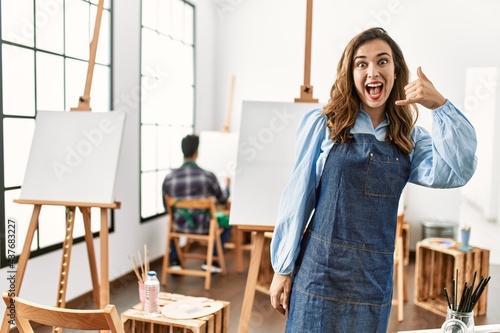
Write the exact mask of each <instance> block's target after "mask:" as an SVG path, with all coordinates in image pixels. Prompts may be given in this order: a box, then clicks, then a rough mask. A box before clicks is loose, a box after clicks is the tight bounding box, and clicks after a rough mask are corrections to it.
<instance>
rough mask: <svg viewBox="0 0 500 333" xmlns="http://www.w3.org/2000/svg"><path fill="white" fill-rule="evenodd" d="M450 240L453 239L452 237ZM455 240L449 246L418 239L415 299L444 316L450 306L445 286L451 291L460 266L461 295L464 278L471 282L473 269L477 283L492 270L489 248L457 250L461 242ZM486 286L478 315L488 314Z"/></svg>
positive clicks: (477, 308)
mask: <svg viewBox="0 0 500 333" xmlns="http://www.w3.org/2000/svg"><path fill="white" fill-rule="evenodd" d="M449 241H450V242H452V243H453V242H454V241H453V240H451V239H450V240H449ZM454 244H455V245H454V246H452V247H446V246H443V245H439V244H435V243H432V242H430V241H428V240H423V241H420V242H417V249H416V250H417V251H416V258H415V299H414V303H415V305H418V306H420V307H422V308H424V309H427V310H430V311H432V312H434V313H436V314H438V315H442V316H443V317H445V316H446V308H447V307H448V304H447V301H446V297H445V295H444V288H445V287H446V289H447V290H448V293H449V292H450V291H451V290H452V282H453V279H455V277H456V272H457V270H458V283H457V285H458V288H457V289H458V295H462V290H463V288H464V284H465V282H467V283H468V284H470V283H472V279H473V277H474V272H477V278H476V284H477V282H478V281H479V277H480V276H481V275H482V276H484V277H485V278H487V277H488V273H489V258H490V251H489V250H485V249H481V248H478V247H473V248H472V250H471V251H469V252H463V251H459V250H458V248H459V247H460V243H458V242H454ZM487 289H488V287H486V290H484V292H483V294H482V296H481V298H480V299H479V302H478V304H477V305H476V307H475V308H474V314H475V315H485V314H486V306H487V296H488V291H487ZM450 297H451V295H450Z"/></svg>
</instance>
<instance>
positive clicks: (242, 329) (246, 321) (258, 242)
mask: <svg viewBox="0 0 500 333" xmlns="http://www.w3.org/2000/svg"><path fill="white" fill-rule="evenodd" d="M263 248H264V232H263V231H257V232H256V234H255V238H254V245H253V248H252V255H251V258H250V266H249V268H248V277H247V285H246V288H245V294H244V296H243V306H242V309H241V316H240V325H239V327H238V333H247V332H248V329H249V327H250V317H251V315H252V307H253V300H254V298H255V289H256V287H257V278H258V275H259V266H260V260H261V258H262V250H263Z"/></svg>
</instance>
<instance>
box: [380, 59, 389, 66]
mask: <svg viewBox="0 0 500 333" xmlns="http://www.w3.org/2000/svg"><path fill="white" fill-rule="evenodd" d="M387 63H388V61H387V60H385V59H382V60H380V62H379V64H381V65H386V64H387Z"/></svg>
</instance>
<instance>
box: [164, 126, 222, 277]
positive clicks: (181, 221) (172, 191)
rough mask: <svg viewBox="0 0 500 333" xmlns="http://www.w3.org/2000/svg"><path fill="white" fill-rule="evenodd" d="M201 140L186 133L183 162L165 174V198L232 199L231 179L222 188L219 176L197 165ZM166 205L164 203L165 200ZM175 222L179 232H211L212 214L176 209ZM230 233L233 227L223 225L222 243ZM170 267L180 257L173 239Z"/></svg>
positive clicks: (216, 267) (176, 264) (215, 268)
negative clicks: (230, 196) (230, 197)
mask: <svg viewBox="0 0 500 333" xmlns="http://www.w3.org/2000/svg"><path fill="white" fill-rule="evenodd" d="M199 143H200V138H199V137H198V136H197V135H187V136H186V137H184V138H183V139H182V143H181V148H182V153H183V154H184V163H183V164H182V165H181V167H180V168H178V169H175V170H173V171H172V172H171V173H170V174H168V175H167V176H166V177H165V180H164V181H163V186H162V192H163V197H165V195H168V196H170V197H174V198H181V199H196V198H206V197H210V196H213V197H215V198H216V199H217V202H218V203H219V204H225V203H226V202H227V200H228V198H229V183H230V180H229V178H227V179H226V186H225V188H224V190H222V189H221V187H220V185H219V181H218V180H217V177H216V176H215V175H214V174H213V173H212V172H210V171H207V170H204V169H202V168H200V167H199V166H198V165H197V164H196V159H197V157H198V146H199ZM163 205H165V201H164V202H163ZM174 223H175V226H174V229H175V230H176V231H177V232H185V233H195V234H208V232H209V226H210V215H209V214H206V213H205V212H203V211H199V210H194V209H192V210H189V211H185V210H182V211H177V212H174ZM230 236H231V228H230V227H228V228H224V231H223V232H222V234H221V242H222V245H223V246H224V243H225V242H227V240H228V239H229V237H230ZM216 255H217V247H214V256H216ZM206 267H207V266H206V263H205V264H203V265H202V269H204V270H206ZM170 268H173V269H180V265H179V257H178V254H177V250H176V248H175V246H174V242H173V241H172V242H171V243H170ZM220 272H221V268H220V266H219V263H218V262H216V261H214V262H213V264H212V273H220Z"/></svg>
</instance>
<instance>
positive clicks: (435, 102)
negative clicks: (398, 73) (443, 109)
mask: <svg viewBox="0 0 500 333" xmlns="http://www.w3.org/2000/svg"><path fill="white" fill-rule="evenodd" d="M417 75H418V79H416V80H415V81H413V82H410V83H409V84H407V85H406V87H405V95H406V99H404V100H399V101H396V105H408V104H412V103H419V104H421V105H422V106H424V107H426V108H428V109H431V110H434V109H436V108H438V107H440V106H441V105H443V104H444V103H445V102H446V98H444V97H443V95H441V94H440V93H439V91H437V90H436V88H435V87H434V85H433V84H432V82H431V81H430V80H429V79H428V78H427V76H425V74H424V72H422V68H420V67H418V68H417Z"/></svg>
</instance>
